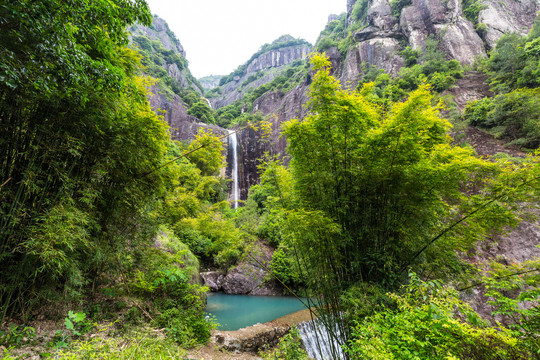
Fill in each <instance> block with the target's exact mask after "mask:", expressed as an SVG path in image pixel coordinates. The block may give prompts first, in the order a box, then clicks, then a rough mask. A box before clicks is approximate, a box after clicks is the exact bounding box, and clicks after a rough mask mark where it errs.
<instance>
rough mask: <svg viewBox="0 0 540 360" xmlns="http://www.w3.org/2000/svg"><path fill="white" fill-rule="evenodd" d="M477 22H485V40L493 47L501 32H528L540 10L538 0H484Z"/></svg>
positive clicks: (522, 33) (523, 33)
mask: <svg viewBox="0 0 540 360" xmlns="http://www.w3.org/2000/svg"><path fill="white" fill-rule="evenodd" d="M483 4H484V5H485V6H486V8H485V9H483V10H481V11H480V13H479V14H478V22H479V23H483V24H486V27H487V33H486V35H485V40H486V42H487V43H488V45H489V46H490V47H491V48H493V47H494V46H495V44H496V43H497V40H499V39H500V37H501V36H502V35H503V34H507V33H517V34H521V35H525V34H527V33H528V32H529V30H530V28H531V26H532V24H533V23H534V19H535V18H536V15H537V14H538V11H540V1H539V0H504V1H499V0H484V2H483Z"/></svg>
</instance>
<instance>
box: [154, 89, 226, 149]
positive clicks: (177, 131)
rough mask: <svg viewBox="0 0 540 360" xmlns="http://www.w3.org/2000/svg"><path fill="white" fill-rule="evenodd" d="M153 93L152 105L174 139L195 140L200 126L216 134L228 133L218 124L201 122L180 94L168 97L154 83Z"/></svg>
mask: <svg viewBox="0 0 540 360" xmlns="http://www.w3.org/2000/svg"><path fill="white" fill-rule="evenodd" d="M151 93H152V95H151V96H150V97H149V102H150V106H151V107H152V109H153V110H154V111H155V112H156V113H157V114H158V115H162V116H163V118H164V120H165V121H166V122H167V124H169V126H170V133H171V138H172V139H173V140H193V139H194V136H195V134H197V132H198V131H199V129H200V128H204V129H207V130H211V131H213V132H214V133H215V134H220V135H224V134H225V133H227V131H226V130H225V129H222V128H221V127H219V126H216V125H210V124H205V123H201V122H199V119H197V118H196V117H194V116H191V115H189V114H188V113H187V110H186V107H185V105H184V102H183V101H182V99H181V98H180V97H179V96H178V95H174V97H173V98H172V99H167V97H166V96H165V95H162V94H160V93H159V87H158V86H157V85H154V86H153V87H152V89H151Z"/></svg>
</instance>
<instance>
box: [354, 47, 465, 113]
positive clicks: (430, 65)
mask: <svg viewBox="0 0 540 360" xmlns="http://www.w3.org/2000/svg"><path fill="white" fill-rule="evenodd" d="M400 55H401V56H402V57H403V58H404V60H405V63H406V65H407V67H403V68H401V69H400V71H399V76H398V77H395V78H392V77H390V75H389V74H385V73H384V71H383V70H380V69H377V68H376V67H375V66H368V67H366V68H365V69H364V77H363V78H362V81H361V82H360V83H359V84H358V90H360V89H361V88H362V86H364V85H365V84H366V83H369V82H373V83H374V84H373V86H374V88H373V91H374V95H376V96H377V98H378V99H379V100H378V102H379V103H381V104H382V105H384V106H385V107H388V106H389V105H390V104H391V103H392V102H395V101H399V100H401V99H403V98H404V97H405V96H406V95H407V93H408V92H409V91H412V90H416V89H417V88H418V87H419V86H421V85H424V84H430V85H431V89H432V90H434V91H436V92H438V93H441V92H443V91H444V90H446V89H448V88H450V87H451V86H452V85H453V84H454V82H455V81H456V80H457V79H460V78H461V77H463V71H464V70H463V67H462V66H461V65H460V63H459V62H458V61H457V60H446V57H445V55H444V53H442V52H441V51H440V50H439V49H438V41H437V40H435V39H433V38H427V39H426V44H425V47H424V49H423V50H422V51H417V50H413V49H411V48H410V47H406V48H405V49H403V50H402V51H401V52H400Z"/></svg>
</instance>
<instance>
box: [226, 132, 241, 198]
mask: <svg viewBox="0 0 540 360" xmlns="http://www.w3.org/2000/svg"><path fill="white" fill-rule="evenodd" d="M228 131H229V134H230V135H229V137H228V143H229V150H230V149H232V153H233V168H232V173H231V177H232V180H233V188H232V190H233V193H232V199H233V207H234V208H235V209H236V208H238V200H239V198H240V190H239V189H238V152H237V151H238V141H237V138H236V132H235V131H233V130H228Z"/></svg>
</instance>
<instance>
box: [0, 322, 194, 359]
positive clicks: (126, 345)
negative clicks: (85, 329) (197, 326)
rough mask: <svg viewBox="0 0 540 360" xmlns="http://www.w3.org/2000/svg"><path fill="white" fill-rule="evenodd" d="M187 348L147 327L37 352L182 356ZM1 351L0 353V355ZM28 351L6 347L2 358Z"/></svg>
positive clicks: (81, 356) (85, 356)
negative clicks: (117, 335) (119, 335)
mask: <svg viewBox="0 0 540 360" xmlns="http://www.w3.org/2000/svg"><path fill="white" fill-rule="evenodd" d="M186 354H187V351H186V350H184V349H182V348H181V347H179V346H178V345H177V344H175V343H174V342H173V341H171V340H169V339H167V338H166V337H165V335H164V334H163V333H162V332H160V331H159V330H151V329H148V328H145V329H138V330H133V331H131V332H129V333H127V334H125V335H124V336H121V337H108V336H106V335H101V334H94V335H91V336H90V337H89V338H87V339H83V340H75V341H73V342H71V343H69V345H68V347H66V348H64V349H52V350H50V351H45V352H42V353H40V356H41V358H42V359H66V360H68V359H70V360H71V359H73V360H85V359H107V360H109V359H110V360H124V359H126V360H127V359H130V360H137V359H141V360H142V359H184V358H185V356H186ZM1 356H2V354H0V357H1ZM27 356H28V354H27V353H25V354H21V353H20V351H16V352H11V351H10V350H6V351H5V353H4V357H3V359H4V360H15V359H27Z"/></svg>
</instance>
